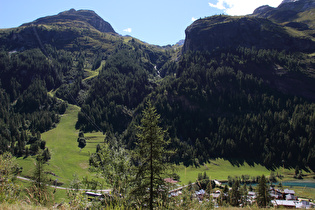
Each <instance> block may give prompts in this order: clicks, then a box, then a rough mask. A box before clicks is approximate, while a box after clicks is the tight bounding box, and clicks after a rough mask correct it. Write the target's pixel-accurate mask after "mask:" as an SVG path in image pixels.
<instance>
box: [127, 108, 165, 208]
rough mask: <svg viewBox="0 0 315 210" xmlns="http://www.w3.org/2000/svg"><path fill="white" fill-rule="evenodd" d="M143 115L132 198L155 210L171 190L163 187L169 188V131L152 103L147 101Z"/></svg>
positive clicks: (136, 154)
mask: <svg viewBox="0 0 315 210" xmlns="http://www.w3.org/2000/svg"><path fill="white" fill-rule="evenodd" d="M142 114H143V117H142V119H141V125H140V126H139V127H138V133H137V139H138V142H137V147H136V149H135V155H134V158H135V161H136V165H137V166H136V167H135V172H136V173H135V174H136V176H135V180H134V188H133V190H132V196H133V197H134V198H135V200H136V202H137V205H140V206H142V207H145V206H147V207H149V208H150V209H153V208H154V207H155V206H157V202H159V201H160V202H163V201H165V199H166V193H167V189H164V188H163V187H165V186H166V185H165V183H164V178H165V177H164V176H165V174H166V171H167V168H168V164H167V163H166V156H167V155H168V154H169V153H168V152H167V151H166V146H167V145H168V143H169V142H168V141H166V140H165V139H164V136H165V131H164V130H163V129H162V128H161V127H160V126H159V119H160V115H159V114H157V112H156V109H155V107H154V106H153V105H152V104H151V102H147V108H146V109H145V110H144V111H143V113H142ZM147 195H149V196H147ZM164 196H165V197H164ZM160 199H161V200H160Z"/></svg>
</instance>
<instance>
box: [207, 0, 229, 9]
mask: <svg viewBox="0 0 315 210" xmlns="http://www.w3.org/2000/svg"><path fill="white" fill-rule="evenodd" d="M224 3H225V0H218V2H217V3H216V4H212V3H209V6H210V7H214V8H217V9H220V10H224V9H226V7H225V6H224Z"/></svg>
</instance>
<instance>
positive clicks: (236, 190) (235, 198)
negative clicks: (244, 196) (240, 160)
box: [229, 179, 241, 206]
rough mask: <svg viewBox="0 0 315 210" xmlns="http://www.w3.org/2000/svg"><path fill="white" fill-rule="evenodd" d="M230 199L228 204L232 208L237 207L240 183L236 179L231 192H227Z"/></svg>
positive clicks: (239, 196) (239, 198)
mask: <svg viewBox="0 0 315 210" xmlns="http://www.w3.org/2000/svg"><path fill="white" fill-rule="evenodd" d="M229 197H230V204H231V205H232V206H239V204H240V200H241V193H240V182H239V181H238V179H236V181H235V182H234V184H233V185H232V190H231V191H230V192H229Z"/></svg>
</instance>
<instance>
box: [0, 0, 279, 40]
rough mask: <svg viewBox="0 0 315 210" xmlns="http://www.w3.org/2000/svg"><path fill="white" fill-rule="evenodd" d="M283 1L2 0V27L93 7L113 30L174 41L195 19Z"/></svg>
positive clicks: (142, 38)
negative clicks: (71, 10)
mask: <svg viewBox="0 0 315 210" xmlns="http://www.w3.org/2000/svg"><path fill="white" fill-rule="evenodd" d="M281 2H282V0H159V1H152V0H133V1H130V0H129V1H128V0H53V1H48V0H0V28H13V27H18V26H20V25H21V24H23V23H27V22H31V21H33V20H35V19H37V18H40V17H44V16H48V15H55V14H58V13H59V12H62V11H66V10H69V9H71V8H74V9H76V10H79V9H89V10H94V11H95V12H96V13H97V14H98V15H99V16H101V17H102V18H103V19H104V20H105V21H107V22H109V23H110V24H111V25H112V26H113V28H114V30H115V31H116V32H117V33H119V34H122V35H130V36H133V37H135V38H138V39H140V40H142V41H145V42H147V43H150V44H157V45H167V44H175V43H176V42H178V41H179V40H181V39H184V38H185V29H186V28H187V26H189V25H190V24H192V23H193V21H194V20H195V19H198V18H200V17H201V18H204V17H207V16H211V15H215V14H223V13H224V14H229V15H245V14H250V13H252V12H253V10H254V9H255V8H257V7H258V6H261V5H266V4H268V5H270V6H273V7H277V6H278V5H279V4H280V3H281Z"/></svg>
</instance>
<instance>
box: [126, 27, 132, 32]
mask: <svg viewBox="0 0 315 210" xmlns="http://www.w3.org/2000/svg"><path fill="white" fill-rule="evenodd" d="M124 32H127V33H131V32H132V29H131V28H126V29H124Z"/></svg>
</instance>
